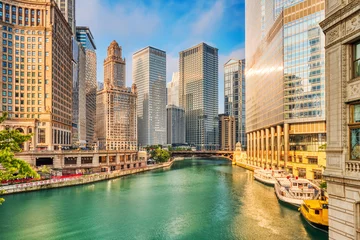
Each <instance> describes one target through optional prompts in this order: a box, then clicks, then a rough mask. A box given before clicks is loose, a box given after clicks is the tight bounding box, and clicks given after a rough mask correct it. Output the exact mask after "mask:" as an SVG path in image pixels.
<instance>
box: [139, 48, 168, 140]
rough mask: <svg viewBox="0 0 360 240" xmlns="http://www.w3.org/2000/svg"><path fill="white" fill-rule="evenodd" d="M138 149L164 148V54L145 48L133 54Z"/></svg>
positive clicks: (157, 50)
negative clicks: (158, 146) (147, 146)
mask: <svg viewBox="0 0 360 240" xmlns="http://www.w3.org/2000/svg"><path fill="white" fill-rule="evenodd" d="M132 60H133V63H132V79H133V82H134V83H135V84H136V87H137V93H138V98H137V118H138V141H139V145H140V146H146V145H154V144H166V53H165V52H164V51H162V50H159V49H156V48H153V47H146V48H143V49H141V50H139V51H137V52H136V53H134V54H133V57H132Z"/></svg>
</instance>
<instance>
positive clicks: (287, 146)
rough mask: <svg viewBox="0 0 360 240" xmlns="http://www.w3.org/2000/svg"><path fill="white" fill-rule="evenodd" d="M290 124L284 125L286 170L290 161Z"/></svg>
mask: <svg viewBox="0 0 360 240" xmlns="http://www.w3.org/2000/svg"><path fill="white" fill-rule="evenodd" d="M289 131H290V129H289V124H288V123H285V124H284V152H285V153H284V154H285V155H284V156H285V158H284V168H286V165H287V161H288V154H289Z"/></svg>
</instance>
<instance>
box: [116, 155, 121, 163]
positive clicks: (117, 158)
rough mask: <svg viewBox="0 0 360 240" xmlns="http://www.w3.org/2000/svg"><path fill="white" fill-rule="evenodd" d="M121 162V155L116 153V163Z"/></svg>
mask: <svg viewBox="0 0 360 240" xmlns="http://www.w3.org/2000/svg"><path fill="white" fill-rule="evenodd" d="M118 164H120V155H119V153H116V165H118Z"/></svg>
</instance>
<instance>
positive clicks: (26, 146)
mask: <svg viewBox="0 0 360 240" xmlns="http://www.w3.org/2000/svg"><path fill="white" fill-rule="evenodd" d="M28 133H29V130H28V128H27V127H25V128H24V134H28ZM29 150H30V147H29V141H26V142H24V151H26V152H27V151H29Z"/></svg>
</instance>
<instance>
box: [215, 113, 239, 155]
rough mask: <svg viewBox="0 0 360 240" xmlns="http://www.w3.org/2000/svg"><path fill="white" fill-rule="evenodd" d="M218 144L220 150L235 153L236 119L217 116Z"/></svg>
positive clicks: (225, 115) (222, 115) (224, 115)
mask: <svg viewBox="0 0 360 240" xmlns="http://www.w3.org/2000/svg"><path fill="white" fill-rule="evenodd" d="M219 144H220V150H224V151H235V144H236V119H235V117H234V116H229V115H227V114H220V115H219Z"/></svg>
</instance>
